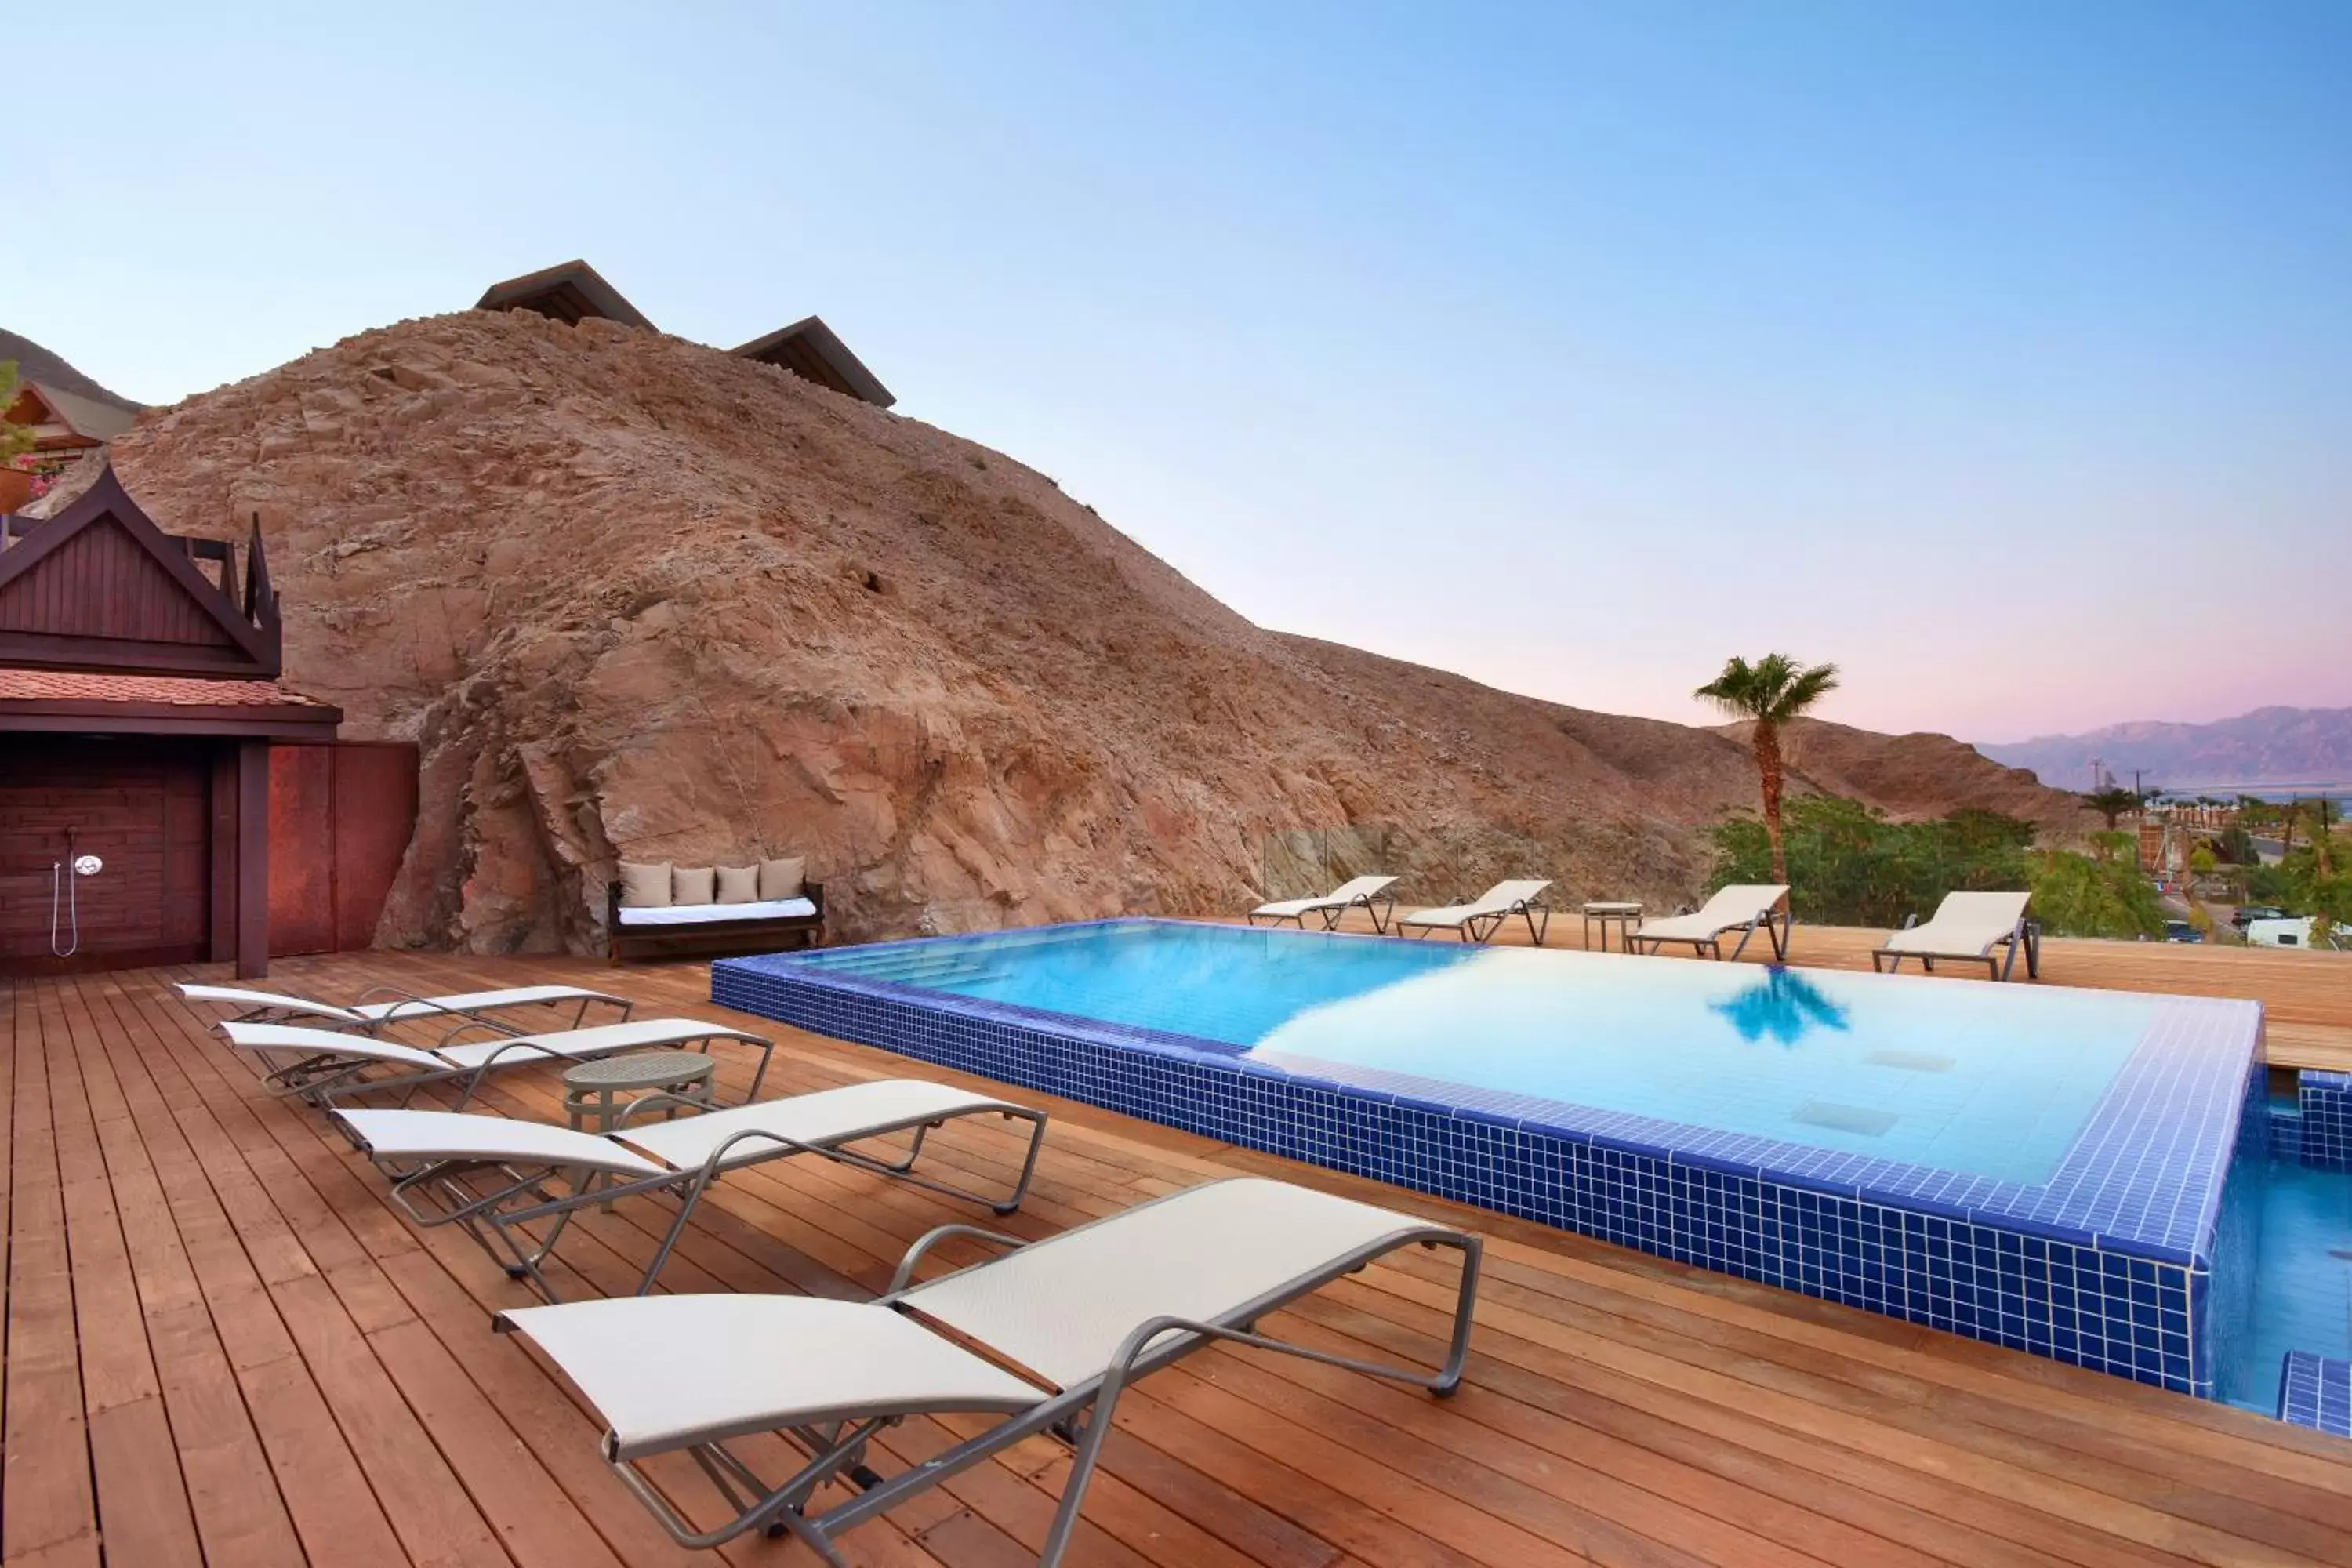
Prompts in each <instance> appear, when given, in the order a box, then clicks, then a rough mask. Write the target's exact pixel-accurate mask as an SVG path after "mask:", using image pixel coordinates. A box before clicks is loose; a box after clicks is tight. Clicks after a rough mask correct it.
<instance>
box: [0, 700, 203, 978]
mask: <svg viewBox="0 0 2352 1568" xmlns="http://www.w3.org/2000/svg"><path fill="white" fill-rule="evenodd" d="M210 804H211V764H210V757H209V754H208V752H207V751H206V750H205V745H204V743H203V742H197V741H147V740H135V739H125V740H95V739H87V738H83V737H79V736H57V735H0V968H8V969H15V970H27V969H29V970H41V969H51V968H58V969H62V968H78V969H99V968H124V967H130V966H134V965H141V964H151V963H191V962H194V961H195V960H199V959H201V958H203V957H204V956H205V952H206V948H207V944H208V937H209V931H210V923H209V922H210V918H211V870H212V847H211V840H210V817H209V808H210ZM69 832H70V835H71V837H70V839H68V833H69ZM80 855H95V856H97V857H99V858H100V860H102V861H103V862H104V863H105V864H104V868H103V869H101V870H100V872H99V873H98V874H97V875H95V876H91V877H71V876H69V875H68V873H66V872H63V871H60V870H58V867H59V866H60V865H63V864H67V863H69V862H70V861H71V860H72V858H74V857H76V856H80ZM59 950H68V951H66V952H64V954H63V955H62V956H61V955H60V951H59Z"/></svg>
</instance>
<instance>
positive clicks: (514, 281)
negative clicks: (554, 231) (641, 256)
mask: <svg viewBox="0 0 2352 1568" xmlns="http://www.w3.org/2000/svg"><path fill="white" fill-rule="evenodd" d="M474 309H476V310H536V311H538V312H539V313H540V314H541V315H542V316H549V317H552V318H553V319H554V320H556V321H562V322H564V323H565V324H567V325H570V326H577V325H579V324H580V322H581V321H584V320H585V319H587V318H588V317H590V316H597V317H601V318H603V319H604V320H605V321H618V322H620V323H621V325H623V326H625V327H642V328H643V329H645V330H646V331H649V332H650V331H654V330H655V327H654V324H653V322H651V321H647V320H646V316H645V313H644V312H643V311H641V310H638V309H637V308H636V307H635V305H632V304H630V303H629V302H628V301H627V300H625V299H623V298H622V297H621V291H620V290H619V289H615V288H614V287H613V286H612V285H611V284H610V283H607V282H605V281H604V275H603V274H602V273H600V272H598V271H597V270H596V269H595V268H593V267H591V266H589V265H588V264H587V263H586V262H585V261H579V260H573V261H566V262H564V263H563V264H562V265H561V266H558V267H546V268H541V269H540V270H539V271H537V272H526V273H524V274H523V275H522V276H521V277H520V278H509V279H507V280H506V281H505V282H503V283H493V284H491V285H490V286H489V288H488V289H485V290H483V292H482V297H481V298H480V299H478V300H475V301H474Z"/></svg>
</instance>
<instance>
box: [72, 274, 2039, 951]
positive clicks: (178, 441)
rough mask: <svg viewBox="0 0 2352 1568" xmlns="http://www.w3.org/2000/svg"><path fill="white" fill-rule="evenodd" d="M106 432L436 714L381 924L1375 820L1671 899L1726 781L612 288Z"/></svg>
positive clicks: (1365, 851) (1481, 865) (964, 869)
mask: <svg viewBox="0 0 2352 1568" xmlns="http://www.w3.org/2000/svg"><path fill="white" fill-rule="evenodd" d="M116 461H117V465H118V467H119V468H120V469H121V472H122V474H123V476H124V478H125V480H126V482H127V483H128V484H129V485H130V487H131V489H132V491H133V493H134V494H136V495H138V496H139V497H140V498H141V500H142V502H143V503H144V504H145V505H146V506H147V507H148V508H149V509H150V510H152V512H153V513H154V514H155V515H156V516H157V517H158V519H159V520H160V521H163V522H164V523H165V525H166V526H169V527H172V528H174V529H176V530H179V531H191V532H212V533H216V534H221V535H224V536H226V535H228V534H232V533H236V532H238V531H241V530H242V528H243V526H244V520H246V519H247V516H248V515H249V514H250V513H253V512H256V511H257V512H258V513H259V514H260V517H261V520H262V523H263V526H264V528H265V529H266V531H267V532H268V539H269V541H270V546H271V552H272V554H271V563H272V566H273V569H274V572H275V574H276V577H277V581H278V586H279V588H280V589H281V591H282V592H283V594H284V596H285V600H286V604H287V611H288V614H287V637H288V677H289V681H290V682H291V683H292V684H294V685H296V686H298V687H299V688H300V689H303V690H305V691H307V692H310V693H311V694H313V695H315V696H318V697H320V698H322V699H325V700H331V701H333V702H336V703H339V704H341V706H342V707H343V708H344V709H345V710H347V712H348V714H349V716H350V718H349V722H348V724H347V725H346V730H345V732H346V733H347V734H352V735H355V736H369V735H374V736H389V737H400V738H408V739H414V740H416V741H418V742H421V744H422V747H423V752H424V758H425V779H424V806H423V815H422V819H421V822H420V825H419V828H418V832H417V836H416V838H415V843H414V844H413V846H412V847H411V849H410V852H409V856H408V860H407V863H406V865H405V867H404V870H403V873H402V878H401V881H400V884H399V887H398V888H397V889H396V890H395V892H394V899H393V901H392V904H391V906H390V907H389V909H388V910H387V911H386V914H385V924H384V928H383V932H382V933H381V934H382V937H383V940H385V941H387V942H419V943H430V944H436V945H439V944H449V945H457V946H461V947H466V948H469V949H475V950H489V951H496V950H505V949H511V948H518V947H548V946H557V945H572V946H583V945H586V944H588V943H590V942H593V941H594V940H595V936H596V932H597V927H598V924H599V922H600V921H601V918H602V910H603V906H604V884H605V882H606V880H607V879H608V877H609V875H610V871H611V867H612V864H613V862H614V858H616V857H620V856H625V857H628V858H656V859H657V858H675V859H677V860H679V861H682V862H688V863H703V862H709V861H711V860H714V859H717V860H722V861H723V860H730V859H734V858H749V857H750V856H751V855H753V854H755V853H761V852H764V853H767V854H789V853H802V852H805V853H806V854H807V855H808V856H809V857H810V858H811V860H812V868H813V872H814V873H815V874H819V875H821V876H822V877H823V878H824V880H825V882H826V885H827V889H828V894H829V896H830V897H831V899H832V900H834V904H835V912H836V923H837V925H838V927H839V928H840V930H841V931H844V932H845V934H852V935H862V934H877V933H905V932H908V931H917V930H955V929H968V928H974V927H983V926H993V925H1001V924H1016V923H1029V922H1034V921H1046V920H1055V919H1066V918H1072V917H1079V916H1094V915H1102V914H1108V913H1112V912H1116V911H1150V910H1160V911H1174V912H1200V911H1213V910H1234V909H1236V908H1239V907H1243V906H1244V905H1245V904H1246V903H1248V902H1251V901H1254V900H1255V899H1257V898H1258V897H1260V896H1263V895H1265V894H1267V893H1269V892H1279V893H1295V892H1297V891H1300V890H1302V889H1303V886H1304V885H1305V884H1307V883H1309V882H1312V883H1320V882H1321V881H1323V880H1324V879H1326V878H1327V877H1331V876H1339V875H1345V874H1347V873H1349V872H1350V871H1353V870H1355V869H1358V868H1361V867H1362V865H1363V864H1364V863H1366V862H1368V861H1371V860H1378V861H1379V862H1381V864H1382V865H1384V866H1385V867H1386V868H1390V869H1393V870H1398V871H1401V872H1402V873H1404V874H1405V877H1406V891H1407V893H1408V896H1410V897H1415V898H1426V899H1432V900H1436V899H1444V898H1449V897H1452V896H1454V895H1457V894H1461V893H1465V892H1469V891H1475V889H1477V888H1479V887H1483V886H1485V885H1486V883H1487V882H1489V881H1491V880H1493V879H1496V878H1497V877H1500V876H1503V875H1506V874H1528V873H1534V874H1539V875H1549V876H1551V877H1554V878H1557V879H1559V881H1560V883H1561V887H1560V889H1559V891H1560V892H1561V893H1562V894H1563V895H1565V896H1566V897H1568V898H1579V897H1593V896H1602V895H1625V894H1633V895H1638V896H1641V897H1644V898H1646V899H1649V900H1654V901H1672V900H1678V899H1681V898H1684V897H1687V896H1688V895H1689V894H1691V893H1692V892H1693V891H1694V890H1695V889H1696V888H1697V886H1698V884H1699V883H1700V881H1701V879H1703V878H1704V876H1705V874H1706V838H1705V827H1706V825H1707V824H1709V823H1711V822H1713V821H1715V820H1717V819H1718V818H1719V817H1720V816H1722V815H1723V814H1725V813H1726V812H1728V811H1732V810H1737V809H1740V808H1742V807H1744V806H1747V805H1748V803H1749V802H1750V801H1751V800H1752V798H1753V792H1754V788H1755V784H1754V775H1753V771H1752V768H1751V766H1750V763H1749V762H1748V755H1747V752H1746V749H1745V747H1744V746H1743V745H1742V744H1741V743H1740V742H1739V741H1738V738H1737V737H1735V736H1728V735H1725V734H1722V733H1718V732H1717V731H1711V730H1706V729H1699V728H1686V727H1683V726H1678V725H1674V724H1665V723H1659V722H1654V721H1645V720H1638V719H1626V718H1615V717H1611V716H1609V715H1605V714H1598V713H1586V712H1580V711H1578V710H1573V709H1569V708H1562V707H1558V706H1555V705H1552V704H1549V703H1544V702H1538V701H1534V700H1528V699H1525V698H1519V697H1513V696H1509V695H1507V694H1505V693H1502V692H1499V691H1495V690H1492V689H1487V688H1485V687H1481V686H1478V685H1476V684H1475V683H1473V682H1471V681H1468V680H1465V679H1460V678H1459V677H1455V676H1451V675H1447V674H1444V673H1442V672H1440V671H1437V670H1433V669H1425V668H1418V667H1415V666H1412V665H1407V664H1402V663H1399V662H1397V661H1395V660H1391V659H1385V658H1378V657H1376V656H1374V655H1371V654H1368V653H1363V652H1360V651H1358V650H1355V649H1352V648H1346V647H1335V646H1332V645H1329V644H1326V643H1319V642H1315V641H1312V640H1308V639H1305V638H1298V637H1285V636H1282V635H1279V634H1276V633H1272V632H1268V631H1265V630H1263V629H1261V628H1259V627H1256V626H1251V625H1250V624H1248V623H1247V622H1245V621H1244V620H1243V619H1242V618H1241V617H1239V616H1236V615H1234V613H1233V612H1232V611H1230V610H1228V609H1226V608H1225V607H1224V606H1223V605H1221V604H1219V603H1218V602H1217V601H1216V600H1214V599H1213V598H1212V597H1210V596H1209V595H1207V594H1205V593H1203V592H1202V590H1201V589H1199V588H1198V587H1196V586H1195V585H1194V584H1192V583H1190V582H1188V581H1186V580H1185V579H1184V578H1183V577H1181V575H1179V574H1177V573H1175V572H1174V571H1172V570H1171V569H1170V568H1169V567H1168V566H1167V565H1165V564H1164V563H1161V562H1160V561H1159V560H1158V559H1156V558H1155V557H1153V556H1151V555H1150V553H1148V552H1145V551H1144V550H1142V549H1141V548H1139V546H1137V545H1136V544H1135V543H1134V542H1132V541H1130V540H1129V539H1128V538H1126V537H1125V536H1124V535H1122V534H1121V533H1119V532H1118V531H1117V530H1115V529H1113V528H1112V527H1110V526H1109V525H1108V523H1106V522H1105V521H1103V520H1102V519H1100V518H1099V517H1097V515H1096V514H1095V513H1094V511H1093V510H1092V509H1091V508H1088V507H1086V506H1083V505H1080V504H1078V503H1077V502H1076V501H1075V500H1072V499H1071V498H1069V497H1067V496H1066V495H1064V494H1063V493H1062V492H1061V490H1060V489H1058V488H1056V486H1055V483H1054V482H1053V481H1052V480H1051V479H1047V478H1045V476H1044V475H1041V474H1039V473H1037V472H1036V471H1034V469H1031V468H1026V467H1024V466H1023V465H1022V464H1020V463H1017V462H1014V461H1013V460H1012V459H1010V458H1006V457H1004V456H1003V455H1002V454H1000V453H996V452H992V451H990V450H988V449H986V448H984V447H979V446H976V445H974V444H972V443H971V442H969V441H964V440H961V439H959V438H957V437H953V436H950V435H949V434H947V433H946V432H944V431H940V430H937V429H934V428H932V427H930V426H926V425H922V424H919V423H918V422H916V421H914V420H911V419H907V418H903V417H900V416H894V415H891V414H887V413H885V412H883V411H881V410H879V409H876V408H872V407H869V406H867V405H864V404H860V403H857V402H855V401H852V400H850V399H846V398H843V397H839V396H836V395H833V394H831V393H828V392H825V391H824V390H822V389H819V388H817V387H814V386H812V385H810V384H806V383H804V382H802V381H798V380H796V379H794V378H793V377H792V376H790V375H788V374H785V373H783V372H782V371H780V370H775V369H772V368H771V367H768V366H764V365H760V364H756V363H748V362H745V361H741V360H737V359H733V358H730V357H729V356H727V355H725V354H722V353H717V352H716V351H713V350H710V349H707V348H702V347H699V346H697V345H694V344H690V343H686V342H680V341H677V340H676V339H670V338H664V337H659V336H656V335H654V334H651V333H647V332H642V331H631V330H628V329H625V328H621V327H617V326H613V325H610V324H608V323H605V322H602V321H589V322H586V323H584V324H583V325H581V326H578V327H567V326H562V325H559V324H557V323H555V322H552V321H546V320H543V319H541V318H540V317H537V316H533V315H528V314H511V315H494V314H482V313H472V312H469V313H466V314H461V315H456V316H449V317H443V318H437V319H434V320H427V321H410V322H404V323H402V324H400V325H398V326H394V327H391V328H387V329H384V330H382V331H372V332H367V333H364V334H362V335H361V336H358V337H355V338H352V339H350V340H347V341H346V342H341V343H339V344H337V345H335V346H334V347H332V348H330V349H326V350H323V351H321V352H320V353H314V354H311V355H310V356H308V357H306V358H304V359H302V360H299V361H297V362H295V363H292V364H289V365H286V366H283V367H281V368H279V369H278V370H275V371H272V372H270V373H268V374H264V375H261V376H258V377H256V378H255V379H253V380H251V381H247V382H244V383H241V384H236V385H233V386H228V387H224V388H222V389H220V390H219V391H216V392H213V393H208V394H205V395H202V396H199V397H196V398H193V399H191V400H189V401H188V402H186V403H184V404H181V405H178V406H176V407H173V408H170V409H165V410H161V411H157V412H154V413H151V414H149V415H148V416H145V418H144V419H143V420H142V423H141V425H140V426H139V427H138V429H137V430H136V431H134V432H133V433H132V434H131V436H129V437H125V438H124V439H123V440H122V441H121V443H120V444H119V446H118V447H117V453H116ZM1725 651H1729V650H1725ZM1707 673H1708V671H1707V670H1706V669H1705V668H1694V669H1693V670H1692V672H1691V677H1692V679H1693V681H1694V682H1696V681H1697V680H1698V679H1702V678H1704V677H1705V676H1706V674H1707ZM1794 752H1795V763H1796V765H1797V767H1798V769H1799V772H1800V775H1801V776H1800V779H1799V781H1798V783H1799V785H1800V787H1806V786H1807V777H1806V770H1808V769H1810V768H1811V767H1813V766H1814V765H1816V758H1817V757H1818V763H1819V765H1821V766H1822V769H1823V771H1822V773H1821V775H1820V778H1821V781H1822V783H1824V784H1829V785H1830V786H1831V787H1834V788H1837V789H1840V790H1843V791H1846V792H1848V793H1853V794H1858V795H1864V797H1865V798H1869V799H1873V800H1874V801H1877V802H1879V803H1880V804H1883V805H1885V806H1887V807H1888V808H1889V809H1891V810H1894V811H1897V812H1901V813H1936V812H1940V811H1943V810H1947V809H1949V808H1951V807H1952V806H1955V805H1995V806H1998V807H2000V808H2001V809H2005V810H2013V811H2020V812H2021V813H2023V814H2025V815H2030V816H2040V817H2044V818H2045V819H2051V818H2053V817H2054V815H2057V814H2063V812H2064V811H2066V810H2068V809H2071V808H2069V807H2066V806H2064V805H2063V804H2062V802H2063V797H2059V796H2056V795H2053V794H2052V793H2051V792H2036V791H2035V790H2034V789H2033V788H2032V786H2031V785H2021V784H2020V783H2019V781H2018V779H2017V777H2016V775H2014V774H2013V773H2010V772H2009V771H2007V770H2005V769H2002V768H2000V767H1998V766H1996V765H1994V764H1992V763H1987V762H1984V761H1982V760H1981V759H1979V758H1976V757H1974V756H1973V754H1972V753H1967V752H1966V750H1965V748H1960V747H1958V746H1957V744H1956V743H1954V742H1948V741H1944V740H1942V739H1940V738H1938V737H1919V736H1912V737H1905V738H1902V739H1899V740H1889V739H1886V738H1884V737H1874V736H1867V735H1864V734H1862V733H1861V732H1859V731H1844V730H1841V729H1839V728H1838V727H1835V726H1819V727H1808V728H1807V730H1806V731H1805V732H1804V733H1803V734H1802V735H1801V736H1799V737H1797V742H1796V745H1795V748H1794ZM1276 883H1278V884H1280V885H1279V886H1270V884H1276Z"/></svg>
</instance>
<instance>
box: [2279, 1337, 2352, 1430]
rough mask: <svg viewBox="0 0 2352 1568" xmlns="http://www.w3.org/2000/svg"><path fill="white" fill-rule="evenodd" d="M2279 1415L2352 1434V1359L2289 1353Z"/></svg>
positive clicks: (2282, 1367) (2299, 1423)
mask: <svg viewBox="0 0 2352 1568" xmlns="http://www.w3.org/2000/svg"><path fill="white" fill-rule="evenodd" d="M2278 1418H2279V1419H2280V1420H2282V1421H2292V1422H2294V1424H2295V1425H2296V1426H2309V1427H2311V1428H2313V1429H2314V1430H2315V1431H2320V1432H2326V1433H2328V1434H2330V1435H2331V1436H2337V1437H2352V1361H2337V1360H2336V1359H2334V1358H2333V1357H2329V1356H2322V1355H2314V1354H2313V1353H2312V1352H2309V1351H2289V1352H2287V1353H2286V1359H2285V1361H2284V1363H2281V1365H2280V1367H2279V1402H2278Z"/></svg>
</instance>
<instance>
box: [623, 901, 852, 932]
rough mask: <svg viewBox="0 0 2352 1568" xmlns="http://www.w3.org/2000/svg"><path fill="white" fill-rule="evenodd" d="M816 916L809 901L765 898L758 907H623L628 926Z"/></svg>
mask: <svg viewBox="0 0 2352 1568" xmlns="http://www.w3.org/2000/svg"><path fill="white" fill-rule="evenodd" d="M814 913H816V905H814V904H813V903H811V902H810V901H809V900H806V899H762V900H760V901H759V902H758V903H756V904H672V905H671V906H670V907H669V908H667V909H664V910H655V909H631V908H629V907H628V906H627V905H623V906H622V908H621V923H622V924H623V925H625V926H685V925H703V924H707V923H709V922H710V921H785V920H793V919H802V920H805V919H806V918H807V917H809V916H810V915H813V914H814Z"/></svg>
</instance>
